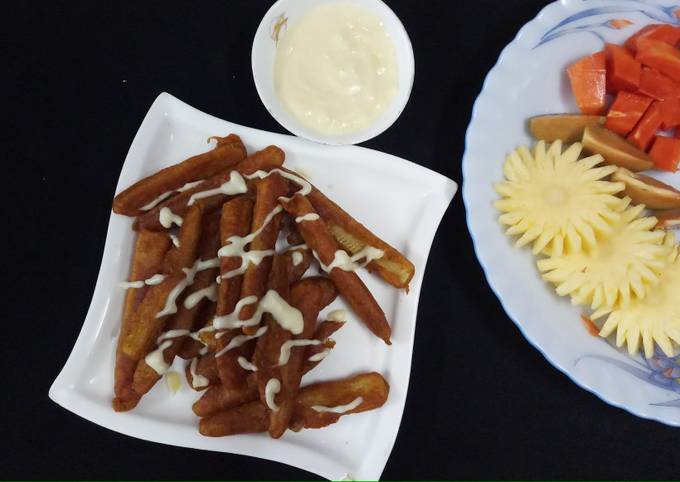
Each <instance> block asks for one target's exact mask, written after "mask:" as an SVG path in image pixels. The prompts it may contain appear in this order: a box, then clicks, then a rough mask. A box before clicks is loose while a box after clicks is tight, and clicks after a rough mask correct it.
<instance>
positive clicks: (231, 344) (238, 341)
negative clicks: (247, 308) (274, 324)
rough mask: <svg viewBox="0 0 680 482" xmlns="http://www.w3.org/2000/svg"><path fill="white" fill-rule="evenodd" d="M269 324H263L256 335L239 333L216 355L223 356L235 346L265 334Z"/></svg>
mask: <svg viewBox="0 0 680 482" xmlns="http://www.w3.org/2000/svg"><path fill="white" fill-rule="evenodd" d="M267 328H268V327H267V326H262V327H260V328H259V329H258V330H257V331H256V332H255V334H254V335H238V336H235V337H234V338H232V339H231V341H230V342H229V344H228V345H227V346H225V347H224V348H222V349H221V350H220V351H218V352H217V353H215V357H218V356H222V355H224V354H225V353H227V352H228V351H229V350H233V349H234V348H238V347H239V346H241V345H243V344H244V343H247V342H249V341H250V340H254V339H255V338H259V337H261V336H262V335H264V334H265V333H266V332H267Z"/></svg>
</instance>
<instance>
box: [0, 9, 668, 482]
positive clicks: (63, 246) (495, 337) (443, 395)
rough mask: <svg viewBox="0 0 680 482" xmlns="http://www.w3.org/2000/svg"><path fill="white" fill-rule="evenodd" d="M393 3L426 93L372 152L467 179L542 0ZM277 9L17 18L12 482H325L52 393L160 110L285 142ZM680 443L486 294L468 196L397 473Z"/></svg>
mask: <svg viewBox="0 0 680 482" xmlns="http://www.w3.org/2000/svg"><path fill="white" fill-rule="evenodd" d="M388 3H389V5H390V7H392V8H393V9H394V11H395V12H396V13H397V15H398V16H399V17H400V18H401V19H402V21H403V23H404V25H405V26H406V29H407V30H408V33H409V34H410V37H411V40H412V42H413V46H414V49H415V58H416V80H415V85H414V89H413V95H412V96H411V99H410V101H409V103H408V106H407V107H406V110H404V112H403V114H402V115H401V117H400V119H399V120H398V121H397V122H396V123H395V124H394V125H393V126H392V128H390V129H389V130H388V131H387V132H385V133H384V134H382V135H381V136H379V137H377V138H376V139H373V140H372V141H370V142H367V143H366V144H365V145H366V146H368V147H371V148H374V149H378V150H381V151H385V152H388V153H391V154H395V155H398V156H401V157H404V158H406V159H410V160H412V161H414V162H416V163H419V164H421V165H423V166H427V167H429V168H431V169H434V170H435V171H437V172H440V173H442V174H444V175H446V176H449V177H451V178H453V179H454V180H456V181H457V182H459V183H460V182H461V181H462V177H461V157H462V155H463V150H464V135H465V129H466V126H467V124H468V121H469V119H470V113H471V109H472V104H473V101H474V99H475V97H476V96H477V94H478V93H479V91H480V89H481V85H482V81H483V80H484V77H485V75H486V73H487V71H488V70H489V69H490V68H491V67H492V66H493V64H494V63H495V61H496V59H497V57H498V55H499V53H500V51H501V49H502V48H503V47H504V46H505V45H506V44H507V43H508V42H509V41H511V40H512V39H513V37H514V36H515V34H516V32H517V30H518V29H519V28H520V27H521V26H522V25H523V24H524V23H525V22H527V21H529V20H531V19H532V18H533V17H534V16H535V15H536V14H537V13H538V11H539V10H540V8H542V7H543V4H544V3H545V2H542V1H528V0H523V1H521V2H520V1H512V2H510V1H502V0H495V1H491V0H483V1H482V0H479V1H471V0H470V1H468V0H466V1H446V0H428V1H406V0H403V1H397V0H393V1H388ZM269 5H270V2H269V1H255V0H240V1H235V0H222V1H220V2H182V3H177V4H175V3H172V2H170V3H169V2H158V1H153V2H151V1H140V2H126V3H123V2H93V1H89V2H80V3H69V2H61V1H50V2H44V3H31V2H13V3H12V4H8V5H6V6H5V11H4V13H3V15H2V17H3V18H2V23H4V24H5V25H4V27H3V28H2V32H3V45H4V47H5V49H6V50H5V53H4V54H3V60H4V61H3V66H2V67H3V75H2V77H3V84H5V87H4V88H3V89H2V96H3V112H2V113H3V117H4V128H3V129H2V138H3V146H4V149H3V155H4V161H3V166H4V167H8V171H5V172H4V173H3V176H2V178H3V179H2V183H3V188H4V189H3V191H4V193H5V195H4V196H3V198H4V202H3V204H4V208H3V212H4V223H3V225H4V233H3V234H2V235H1V236H0V237H1V238H2V245H3V247H4V249H3V251H2V253H0V257H1V258H0V259H2V261H3V263H2V264H3V267H4V271H5V272H4V278H5V283H3V285H5V286H7V287H8V289H6V291H5V293H4V296H3V299H4V303H3V307H4V313H3V314H2V315H0V317H1V318H2V319H3V323H2V327H1V328H0V334H1V335H0V336H1V337H2V339H3V342H2V346H3V348H4V350H3V353H2V354H3V360H4V369H3V373H4V376H2V390H3V393H2V395H1V396H0V398H1V399H2V402H1V403H2V405H1V407H2V410H1V411H0V414H1V417H0V420H1V421H0V440H1V441H2V442H1V443H0V477H10V478H14V477H39V478H76V479H80V478H108V479H111V478H113V479H116V478H141V479H147V478H168V479H186V478H208V479H234V478H239V479H289V478H302V479H305V478H310V477H312V475H311V474H309V473H306V472H304V471H301V470H298V469H294V468H291V467H288V466H285V465H280V464H276V463H272V462H267V461H262V460H256V459H251V458H245V457H237V456H232V455H227V454H220V453H211V452H204V451H198V450H190V449H183V448H177V447H171V446H166V445H161V444H155V443H149V442H144V441H141V440H137V439H134V438H132V437H127V436H123V435H120V434H117V433H114V432H112V431H109V430H106V429H103V428H101V427H99V426H97V425H95V424H93V423H91V422H88V421H86V420H83V419H81V418H79V417H78V416H76V415H73V414H72V413H70V412H68V411H66V410H64V409H62V408H61V407H59V406H58V405H56V404H55V403H53V402H51V401H50V400H49V399H48V397H47V391H48V388H49V386H50V384H51V383H52V381H53V379H54V378H55V377H56V375H57V374H58V372H59V370H60V368H61V366H62V364H63V363H64V362H65V361H66V359H67V357H68V355H69V353H70V350H71V347H72V346H73V343H74V341H75V339H76V337H77V335H78V332H79V330H80V327H81V323H82V320H83V319H84V317H85V314H86V311H87V308H88V305H89V302H90V297H91V294H92V291H93V288H94V285H95V281H96V277H97V271H98V267H99V263H100V259H101V255H102V250H103V246H104V238H105V233H106V226H107V222H108V218H109V211H110V205H111V198H112V196H113V194H114V187H115V185H116V182H117V179H118V174H119V172H120V169H121V165H122V163H123V159H124V158H125V154H126V152H127V149H128V147H129V145H130V142H131V140H132V138H133V136H134V134H135V132H136V131H137V128H138V127H139V124H140V122H141V120H142V118H143V116H144V114H145V113H146V111H147V109H148V108H149V106H150V105H151V103H152V101H153V100H154V98H155V97H156V96H157V95H158V94H159V93H160V92H162V91H167V92H170V93H172V94H174V95H175V96H177V97H179V98H180V99H182V100H184V101H185V102H187V103H189V104H190V105H192V106H195V107H196V108H198V109H201V110H203V111H205V112H208V113H211V114H213V115H216V116H218V117H221V118H224V119H228V120H230V121H233V122H236V123H239V124H243V125H247V126H253V127H257V128H260V129H266V130H271V131H275V132H284V131H283V129H282V128H281V127H280V126H279V125H278V124H277V123H276V122H275V121H274V119H273V118H272V117H271V116H270V115H269V114H268V113H267V111H266V110H265V108H264V107H263V105H262V104H261V102H260V100H259V98H258V95H257V92H256V91H255V87H254V84H253V80H252V74H251V68H250V51H251V42H252V38H253V35H254V32H255V29H256V28H257V26H258V24H259V21H260V19H261V18H262V16H263V14H264V13H265V12H266V10H267V9H268V7H269ZM494 134H495V133H494V132H489V133H488V136H489V142H493V138H494ZM499 162H500V160H499ZM527 296H531V293H527ZM679 438H680V432H678V431H677V430H674V429H672V428H670V427H666V426H663V425H661V424H658V423H655V422H650V421H646V420H641V419H639V418H636V417H634V416H632V415H630V414H628V413H627V412H625V411H623V410H621V409H618V408H614V407H611V406H609V405H607V404H605V403H604V402H602V401H600V400H599V399H598V398H597V397H596V396H594V395H592V394H590V393H588V392H586V391H585V390H583V389H581V388H579V387H577V386H576V385H575V384H574V383H572V382H571V381H570V380H569V379H568V378H567V377H566V376H564V375H563V374H561V373H560V372H559V371H558V370H556V369H555V368H553V367H552V366H550V365H549V364H548V363H547V362H546V360H545V359H544V358H543V357H542V356H541V354H540V353H539V352H538V351H536V350H535V349H534V348H532V347H531V346H530V345H529V344H528V343H527V342H526V341H525V340H524V338H523V337H522V335H521V334H520V332H519V330H518V329H517V328H516V327H515V325H514V324H513V323H512V322H511V321H510V320H509V319H508V317H507V316H506V315H505V313H504V312H503V310H502V309H501V306H500V304H499V303H498V301H497V299H496V298H495V297H494V295H493V294H492V292H491V291H490V289H489V287H488V286H487V284H486V281H485V279H484V276H483V274H482V271H481V269H480V267H479V265H478V263H477V261H476V258H475V256H474V253H473V250H472V243H471V240H470V237H469V234H468V232H467V228H466V225H465V214H464V209H463V203H462V200H461V197H460V195H457V196H456V198H455V200H454V202H453V204H452V206H451V207H450V209H449V210H448V212H447V213H446V215H445V216H444V219H443V221H442V224H441V227H440V229H439V232H438V234H437V237H436V239H435V241H434V244H433V246H432V252H431V255H430V259H429V262H428V265H427V271H426V273H425V282H424V286H423V290H422V295H421V298H420V309H419V312H418V327H417V332H416V343H415V350H414V355H413V367H412V374H411V384H410V388H409V394H408V399H407V402H406V409H405V412H404V417H403V421H402V424H401V428H400V430H399V435H398V438H397V442H396V444H395V446H394V450H393V451H392V455H391V457H390V459H389V462H388V463H387V467H386V468H385V471H384V474H383V477H384V478H385V479H411V478H537V477H538V478H579V477H587V478H603V477H606V478H675V477H677V476H678V473H679V472H678V469H679V468H680V462H678V460H679V459H678V447H679V445H678V440H679Z"/></svg>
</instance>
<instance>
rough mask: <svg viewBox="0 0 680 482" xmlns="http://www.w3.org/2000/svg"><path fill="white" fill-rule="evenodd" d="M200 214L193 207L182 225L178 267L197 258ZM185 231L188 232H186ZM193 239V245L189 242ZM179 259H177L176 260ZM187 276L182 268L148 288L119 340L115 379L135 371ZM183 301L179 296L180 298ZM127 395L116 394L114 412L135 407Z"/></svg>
mask: <svg viewBox="0 0 680 482" xmlns="http://www.w3.org/2000/svg"><path fill="white" fill-rule="evenodd" d="M202 216H203V213H202V210H201V208H200V206H196V207H195V208H192V209H191V210H190V211H189V212H188V213H187V222H186V223H184V224H183V226H182V231H185V233H182V232H180V239H182V238H183V239H186V240H187V241H186V242H185V244H184V245H181V244H180V247H179V248H176V249H177V250H180V251H182V253H181V254H179V255H177V256H176V260H180V261H181V262H183V263H186V264H185V265H184V266H181V265H178V266H177V267H179V268H188V267H190V266H191V265H192V264H193V260H194V259H196V255H197V251H198V241H199V236H198V235H196V232H200V227H201V219H202ZM187 231H191V233H188V232H187ZM191 242H193V243H194V244H191ZM171 254H173V253H171V252H168V253H167V254H166V256H165V260H164V265H166V266H168V265H169V264H171V263H166V262H165V261H167V260H168V258H169V257H170V256H171ZM178 262H179V261H178ZM185 279H186V275H185V273H184V272H183V271H181V270H179V271H177V272H174V273H171V274H169V275H168V276H167V277H166V278H165V279H164V280H163V281H162V282H161V283H160V284H157V285H155V286H152V287H151V288H149V290H148V291H147V293H146V295H145V296H144V300H142V302H141V304H140V305H139V307H138V308H137V311H136V312H135V314H134V316H133V318H132V320H131V322H130V327H129V330H128V332H127V333H126V334H125V336H124V337H123V339H122V341H121V342H120V350H119V356H118V357H117V359H118V363H117V365H116V368H115V373H114V379H116V380H119V384H120V383H122V381H123V380H125V381H128V382H130V383H132V382H133V379H134V371H135V370H136V367H137V364H138V362H139V361H140V360H141V359H142V358H144V357H145V356H146V354H147V353H149V352H150V351H151V349H152V348H153V345H154V343H155V341H156V339H157V337H158V335H159V334H160V332H161V331H162V330H163V327H164V326H165V323H166V321H167V320H168V317H169V315H170V313H167V314H162V315H161V316H158V315H159V314H161V313H162V312H164V311H165V308H166V306H167V302H168V297H169V296H170V294H171V292H172V291H173V290H174V289H175V288H176V287H177V286H178V285H179V284H180V283H184V282H185ZM175 301H177V300H175ZM179 301H180V302H181V301H182V300H181V298H180V300H179ZM122 391H123V392H124V393H125V394H126V396H118V395H117V396H116V398H114V400H113V407H114V410H116V411H125V410H130V409H132V408H134V407H135V406H136V405H137V403H138V402H139V397H140V395H139V394H137V393H136V392H134V391H133V390H132V387H131V386H130V387H129V389H126V388H124V389H122Z"/></svg>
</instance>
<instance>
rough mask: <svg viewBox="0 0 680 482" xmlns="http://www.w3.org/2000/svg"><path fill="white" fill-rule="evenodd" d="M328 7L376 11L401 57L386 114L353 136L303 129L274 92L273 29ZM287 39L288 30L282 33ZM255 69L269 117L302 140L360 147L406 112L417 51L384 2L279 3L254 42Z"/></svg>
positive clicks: (301, 0) (325, 0) (310, 0)
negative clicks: (336, 5) (284, 21)
mask: <svg viewBox="0 0 680 482" xmlns="http://www.w3.org/2000/svg"><path fill="white" fill-rule="evenodd" d="M327 3H345V4H351V5H357V6H360V7H363V8H366V9H368V10H370V11H372V12H373V13H374V14H375V15H377V16H378V18H380V19H381V20H382V21H383V24H384V26H385V29H386V30H387V33H388V34H389V35H390V37H391V38H392V41H393V42H394V50H395V53H396V56H397V69H398V72H397V79H398V82H399V90H398V91H397V94H396V96H395V97H394V99H392V102H391V103H390V105H389V106H388V107H387V108H386V109H385V110H384V112H383V113H382V114H381V115H380V116H379V117H378V118H377V119H376V120H375V121H374V122H373V123H372V124H371V125H370V126H369V127H367V128H366V129H362V130H359V131H356V132H353V133H351V134H346V135H339V136H329V135H325V134H321V133H319V132H316V131H314V130H312V129H309V128H308V127H305V126H304V125H302V124H301V123H300V122H299V121H298V120H297V119H296V118H295V117H294V116H293V115H291V114H290V113H289V112H288V111H287V110H286V108H285V107H284V106H283V104H282V103H281V101H280V100H279V98H278V96H277V95H276V91H275V89H274V61H275V59H276V43H275V41H274V38H273V35H272V33H273V28H274V25H275V24H276V22H277V20H278V19H279V18H281V15H283V16H284V17H285V18H287V19H288V22H287V25H289V26H290V25H293V24H295V22H296V21H297V20H299V19H300V18H301V17H303V16H304V15H305V14H306V13H307V12H308V11H309V9H311V8H313V7H317V6H319V5H323V4H327ZM280 35H281V36H283V35H285V28H284V29H282V30H281V33H280ZM251 61H252V67H253V78H254V80H255V87H256V88H257V93H258V94H259V95H260V99H262V102H263V103H264V106H265V107H266V108H267V110H268V111H269V113H270V114H271V115H272V116H273V117H274V119H276V120H277V122H278V123H279V124H281V125H282V126H283V127H284V128H286V129H288V130H289V131H290V132H292V133H293V134H295V135H296V136H299V137H304V138H307V139H310V140H312V141H316V142H320V143H322V144H335V145H340V144H358V143H360V142H364V141H367V140H369V139H372V138H374V137H375V136H377V135H378V134H380V133H382V132H383V131H384V130H386V129H387V128H388V127H390V126H391V125H392V124H393V123H394V121H396V120H397V118H398V117H399V115H400V114H401V112H402V111H403V110H404V107H405V106H406V103H407V102H408V98H409V97H410V95H411V88H412V87H413V78H414V75H415V61H414V58H413V47H412V46H411V40H410V39H409V37H408V34H407V33H406V29H404V26H403V25H402V23H401V21H400V20H399V18H398V17H397V16H396V15H395V14H394V12H393V11H392V10H391V9H390V8H389V7H388V6H387V5H386V4H385V3H383V2H382V1H381V0H279V1H278V2H276V3H275V4H274V5H272V7H271V8H270V9H269V11H268V12H267V13H266V14H265V16H264V18H263V19H262V22H260V26H259V27H258V29H257V32H256V33H255V39H254V40H253V52H252V60H251Z"/></svg>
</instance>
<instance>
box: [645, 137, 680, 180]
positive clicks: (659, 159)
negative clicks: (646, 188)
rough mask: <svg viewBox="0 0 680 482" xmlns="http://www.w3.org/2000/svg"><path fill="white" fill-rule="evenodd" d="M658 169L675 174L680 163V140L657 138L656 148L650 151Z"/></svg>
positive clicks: (653, 147)
mask: <svg viewBox="0 0 680 482" xmlns="http://www.w3.org/2000/svg"><path fill="white" fill-rule="evenodd" d="M649 155H650V156H651V157H652V159H654V165H655V166H656V168H657V169H662V170H664V171H670V172H675V171H677V170H678V164H679V163H680V139H673V138H672V137H662V136H656V140H655V141H654V146H652V150H651V151H649Z"/></svg>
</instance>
